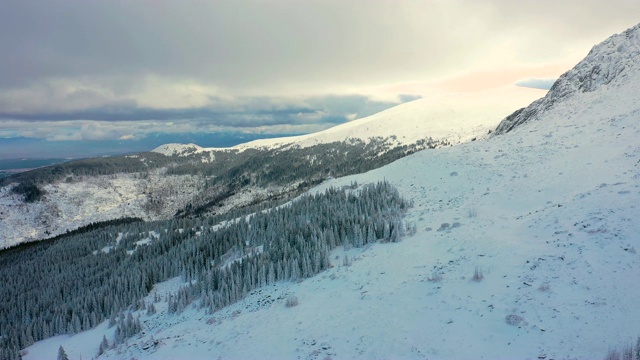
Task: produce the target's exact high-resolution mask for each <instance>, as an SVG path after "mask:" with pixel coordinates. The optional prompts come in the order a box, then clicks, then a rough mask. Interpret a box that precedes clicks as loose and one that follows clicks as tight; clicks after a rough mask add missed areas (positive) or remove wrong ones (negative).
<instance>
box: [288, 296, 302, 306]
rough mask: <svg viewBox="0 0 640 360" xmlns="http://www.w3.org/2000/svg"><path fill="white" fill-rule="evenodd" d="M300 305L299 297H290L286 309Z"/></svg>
mask: <svg viewBox="0 0 640 360" xmlns="http://www.w3.org/2000/svg"><path fill="white" fill-rule="evenodd" d="M298 304H300V302H299V301H298V297H297V296H295V295H289V297H288V298H287V301H286V302H285V306H286V307H294V306H298Z"/></svg>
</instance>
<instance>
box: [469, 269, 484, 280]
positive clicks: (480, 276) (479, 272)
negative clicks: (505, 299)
mask: <svg viewBox="0 0 640 360" xmlns="http://www.w3.org/2000/svg"><path fill="white" fill-rule="evenodd" d="M482 279H484V274H483V273H482V269H480V268H479V267H477V266H476V269H475V270H474V271H473V277H472V278H471V280H473V281H475V282H480V281H482Z"/></svg>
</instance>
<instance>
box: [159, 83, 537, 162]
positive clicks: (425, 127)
mask: <svg viewBox="0 0 640 360" xmlns="http://www.w3.org/2000/svg"><path fill="white" fill-rule="evenodd" d="M541 94H543V92H542V91H540V90H535V89H527V88H522V87H517V86H505V87H501V88H496V89H492V90H488V91H483V92H477V93H461V94H448V95H442V94H438V95H432V96H426V97H425V98H423V99H419V100H414V101H411V102H408V103H404V104H401V105H398V106H395V107H393V108H390V109H387V110H384V111H381V112H379V113H377V114H374V115H371V116H368V117H365V118H362V119H357V120H353V121H350V122H348V123H345V124H341V125H337V126H334V127H332V128H329V129H326V130H323V131H319V132H317V133H312V134H308V135H301V136H292V137H284V138H274V139H261V140H254V141H251V142H248V143H244V144H240V145H236V146H234V147H232V148H229V150H236V149H237V150H241V151H242V150H246V149H260V148H281V147H291V146H297V147H302V148H305V147H310V146H314V145H318V144H327V143H333V142H344V141H347V140H349V139H359V140H362V141H365V142H367V141H370V139H373V138H382V139H384V140H385V141H389V143H390V145H391V146H401V145H409V144H412V143H415V142H416V141H419V140H421V139H424V138H427V137H431V138H433V139H435V140H441V141H443V142H445V143H449V144H459V143H462V142H466V141H469V140H471V139H473V138H477V137H481V136H483V135H485V134H486V133H487V132H488V130H493V129H494V128H495V126H496V125H497V121H498V119H500V118H501V117H503V116H505V115H506V114H508V113H509V111H511V108H512V107H513V106H518V105H525V104H529V103H531V102H532V101H534V100H536V99H538V98H539V97H540V96H541ZM507 98H508V99H509V101H505V99H507ZM220 150H223V149H220V148H202V147H199V146H197V145H195V144H187V145H183V144H166V145H162V146H160V147H158V148H156V149H155V150H153V151H155V152H158V153H161V154H164V155H167V156H172V155H179V156H187V155H189V154H201V153H206V152H212V151H220Z"/></svg>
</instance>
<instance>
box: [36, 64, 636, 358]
mask: <svg viewBox="0 0 640 360" xmlns="http://www.w3.org/2000/svg"><path fill="white" fill-rule="evenodd" d="M638 94H640V72H629V73H627V75H626V76H625V80H624V81H616V82H612V83H610V84H607V85H606V86H601V87H598V88H596V89H593V90H592V91H587V92H581V93H578V94H574V95H573V96H570V97H566V98H565V99H564V100H563V101H562V102H558V103H555V104H554V106H552V107H550V108H549V109H546V112H545V115H544V117H543V118H540V119H539V121H533V122H527V123H525V124H523V125H521V126H519V127H517V128H516V129H515V130H514V131H511V132H510V133H508V134H506V135H502V136H497V137H493V138H491V139H490V140H488V141H482V142H472V143H466V144H462V145H459V146H455V147H450V148H442V149H438V150H436V151H422V152H418V153H415V154H413V155H411V156H408V157H406V158H403V159H400V160H398V161H396V162H394V163H392V164H390V165H387V166H385V167H382V168H380V169H376V170H373V171H370V172H368V173H365V174H360V175H354V176H349V177H345V178H341V179H334V180H331V181H328V182H326V183H324V184H322V185H321V186H319V187H317V188H315V189H314V190H313V191H323V190H324V189H325V188H326V187H328V186H344V185H349V184H351V182H352V181H357V182H358V183H359V184H365V183H371V182H376V181H381V180H383V179H386V180H387V181H389V182H390V183H391V184H393V185H395V186H396V187H398V189H399V190H400V192H401V194H402V195H403V196H405V197H407V198H409V199H412V200H413V201H414V207H413V208H412V209H410V210H409V212H408V214H407V219H406V220H407V222H409V223H415V224H416V226H417V232H416V234H414V235H411V236H408V237H405V238H403V239H402V241H401V242H399V243H394V244H374V245H371V246H368V247H366V248H364V249H351V250H349V251H350V253H349V256H351V258H352V259H353V261H352V265H351V266H342V265H341V264H340V262H336V263H335V264H334V267H333V268H331V269H329V270H327V271H325V272H323V273H321V274H319V275H317V276H315V277H313V278H310V279H306V280H304V281H301V282H299V283H279V284H277V285H273V286H269V287H265V288H262V289H258V290H256V291H254V292H252V293H251V295H250V296H248V297H247V298H245V299H244V300H242V301H241V302H239V303H236V304H234V305H231V306H229V307H227V308H225V309H223V310H221V311H219V312H216V313H215V314H211V315H208V314H206V313H205V312H204V311H198V310H195V309H194V308H188V309H187V310H185V311H184V312H182V313H181V314H178V315H170V316H166V315H165V314H164V311H166V307H165V308H163V307H162V306H163V305H164V303H158V304H157V307H158V311H159V313H158V314H156V315H153V316H150V317H146V316H143V320H144V327H145V330H144V333H143V334H140V335H137V336H134V337H133V338H131V339H129V341H128V344H126V345H123V346H120V347H118V348H117V349H113V350H110V351H108V352H107V353H106V354H105V355H103V356H102V357H100V358H101V359H102V358H104V359H123V358H137V359H215V358H223V359H256V358H260V359H327V358H331V359H387V358H393V359H602V358H604V357H605V355H606V354H607V350H608V349H610V348H612V347H613V348H615V347H620V346H622V345H624V344H627V343H629V342H631V341H633V340H634V339H635V338H636V337H637V336H639V335H640V330H639V329H638V326H637V322H638V321H637V320H638V319H640V306H639V304H638V299H640V287H639V286H637V281H638V279H640V254H639V253H638V251H640V236H639V234H640V221H638V219H640V208H639V207H640V123H639V122H640V103H639V102H638V100H637V99H638ZM445 223H447V224H451V225H452V226H449V227H448V228H447V229H446V230H441V231H438V230H439V229H442V228H445V227H444V226H443V224H445ZM454 224H456V225H455V226H453V225H454ZM338 251H340V250H338ZM340 256H343V255H341V254H339V255H338V258H339V257H340ZM476 269H478V270H479V271H480V272H481V273H482V274H483V279H482V280H481V281H473V280H472V276H473V274H474V271H475V270H476ZM435 275H438V276H435ZM436 277H441V279H440V280H439V281H431V280H433V279H434V278H436ZM291 295H295V296H296V297H297V298H298V300H299V305H298V306H295V307H286V306H285V300H286V299H287V298H288V297H289V296H291ZM105 332H107V331H106V330H104V329H102V328H100V327H98V328H97V329H95V330H91V331H89V332H86V333H82V334H78V335H75V336H73V337H56V338H52V339H48V340H44V341H42V342H39V343H36V344H34V345H33V346H31V347H30V348H28V349H26V351H27V352H28V353H29V355H28V356H30V357H26V358H27V359H29V358H33V359H39V358H43V357H45V356H46V357H52V356H54V354H55V352H52V351H53V350H50V349H57V346H59V345H63V346H64V347H65V349H68V353H70V354H71V355H72V356H71V357H72V358H73V359H77V358H78V357H77V355H76V354H78V351H76V350H75V348H74V346H76V345H74V344H78V343H79V341H76V340H75V339H76V338H77V337H78V338H79V337H82V339H85V338H84V336H92V337H93V343H94V344H95V351H97V347H98V344H99V342H100V339H101V338H102V335H103V334H104V333H105ZM87 334H88V335H87ZM107 336H109V334H108V332H107ZM51 344H53V345H51ZM45 346H48V347H46V349H48V350H47V352H46V353H44V352H40V350H39V349H44V348H45ZM78 346H79V345H78ZM89 356H91V355H83V358H88V357H89Z"/></svg>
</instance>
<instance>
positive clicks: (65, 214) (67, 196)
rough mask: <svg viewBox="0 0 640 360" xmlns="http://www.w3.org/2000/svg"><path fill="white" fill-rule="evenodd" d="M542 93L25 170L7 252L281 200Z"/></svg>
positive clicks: (481, 96)
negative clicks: (98, 229)
mask: <svg viewBox="0 0 640 360" xmlns="http://www.w3.org/2000/svg"><path fill="white" fill-rule="evenodd" d="M540 94H541V91H539V90H532V89H523V88H518V87H515V86H510V87H506V88H502V89H496V90H493V91H490V92H484V93H476V94H464V95H450V96H440V97H433V98H429V99H421V100H417V101H414V102H410V103H406V104H403V105H400V106H397V107H395V108H392V109H389V110H387V111H384V112H381V113H379V114H376V115H373V116H370V117H367V118H364V119H360V120H355V121H352V122H349V123H347V124H343V125H340V126H336V127H334V128H331V129H328V130H325V131H322V132H319V133H316V134H310V135H305V136H299V137H293V138H284V139H269V140H259V141H255V142H250V143H247V144H242V145H239V146H236V147H233V148H227V149H210V148H209V149H208V148H202V147H199V146H198V145H195V144H189V145H181V144H166V145H163V146H161V147H159V148H157V149H156V150H155V152H149V153H142V154H138V155H129V156H122V157H113V158H95V159H85V160H82V161H75V162H69V163H65V164H59V165H55V166H52V167H47V168H42V169H37V170H35V171H31V172H28V173H21V174H18V175H16V176H13V177H10V178H7V179H2V180H0V185H1V186H0V248H5V247H9V246H12V245H15V244H18V243H21V242H27V241H36V240H40V239H43V238H46V237H50V236H56V235H60V234H64V233H65V232H66V231H67V230H74V229H76V228H79V227H82V226H86V225H88V224H90V223H95V222H102V221H110V220H114V219H120V218H124V217H133V218H141V219H143V220H146V221H149V220H159V219H169V218H172V217H180V216H191V215H194V214H200V213H216V214H221V213H226V212H228V211H229V210H232V209H237V208H241V207H245V206H248V205H255V204H258V203H261V202H263V201H265V200H278V201H281V200H283V199H286V198H290V197H291V196H296V195H298V194H299V193H300V192H302V191H304V190H307V189H308V188H309V187H310V186H312V185H315V184H318V183H320V182H322V181H324V180H325V179H327V178H330V177H338V176H344V175H350V174H354V173H358V172H364V171H368V170H371V169H373V168H376V167H379V166H382V165H386V164H388V163H390V162H391V161H393V160H396V159H398V158H401V157H403V156H405V155H407V154H410V153H413V152H415V151H417V150H421V149H426V148H434V147H442V146H446V145H451V144H457V143H460V142H464V141H468V140H470V139H472V138H474V137H477V136H481V135H484V134H486V133H487V132H488V129H490V128H492V127H493V126H495V125H496V123H497V120H498V119H500V117H501V116H504V115H505V114H507V113H508V112H510V111H512V107H515V106H518V105H520V104H524V103H528V102H530V101H531V100H532V99H534V98H535V97H538V96H540ZM506 96H509V97H510V98H511V99H512V100H511V101H510V102H505V101H504V98H505V97H506ZM17 184H21V185H19V186H18V185H17ZM18 189H22V190H21V191H17V190H18Z"/></svg>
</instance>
